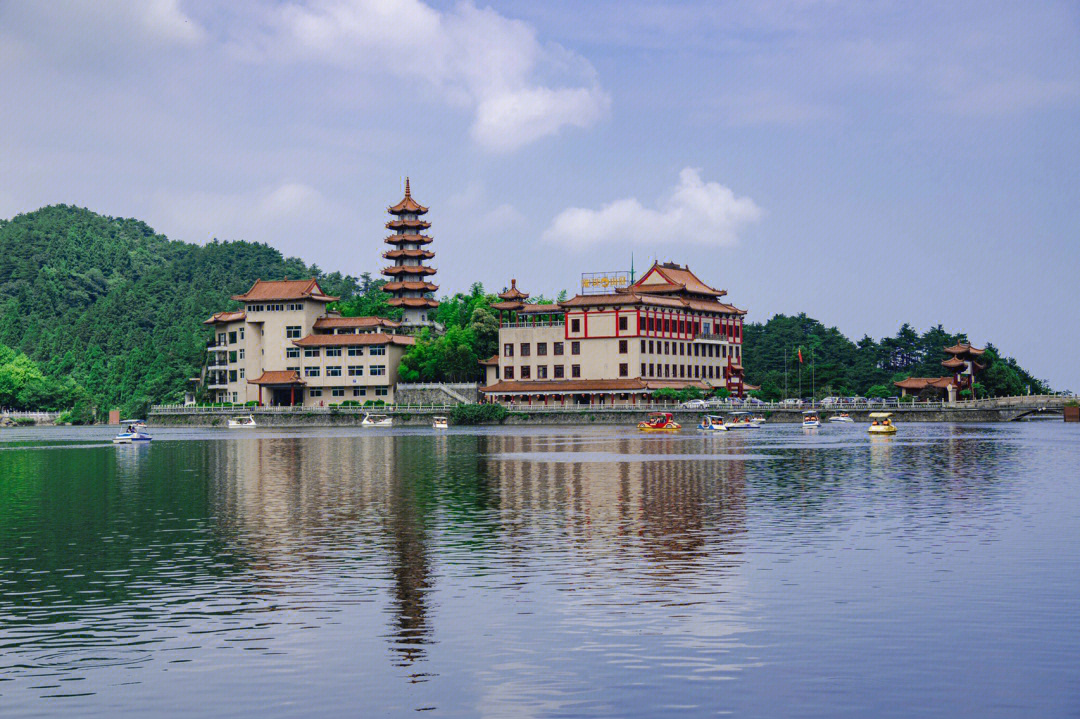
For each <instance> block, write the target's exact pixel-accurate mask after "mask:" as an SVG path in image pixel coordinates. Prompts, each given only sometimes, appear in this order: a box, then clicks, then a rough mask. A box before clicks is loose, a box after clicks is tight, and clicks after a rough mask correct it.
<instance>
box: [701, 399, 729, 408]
mask: <svg viewBox="0 0 1080 719" xmlns="http://www.w3.org/2000/svg"><path fill="white" fill-rule="evenodd" d="M705 404H706V406H707V407H708V408H709V409H721V408H723V407H727V406H729V405H730V404H731V402H730V401H729V400H726V399H720V398H719V397H713V398H712V399H710V400H709V401H708V402H706V403H705Z"/></svg>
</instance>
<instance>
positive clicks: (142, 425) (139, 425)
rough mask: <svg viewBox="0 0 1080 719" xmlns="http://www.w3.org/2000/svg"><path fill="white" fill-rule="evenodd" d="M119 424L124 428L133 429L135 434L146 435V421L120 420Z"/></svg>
mask: <svg viewBox="0 0 1080 719" xmlns="http://www.w3.org/2000/svg"><path fill="white" fill-rule="evenodd" d="M120 424H121V425H123V426H124V427H133V428H134V430H135V431H136V432H142V433H143V434H145V433H146V420H145V419H122V420H120Z"/></svg>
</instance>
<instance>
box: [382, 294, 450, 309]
mask: <svg viewBox="0 0 1080 719" xmlns="http://www.w3.org/2000/svg"><path fill="white" fill-rule="evenodd" d="M386 304H388V305H390V306H391V307H431V308H433V309H434V308H435V307H438V306H439V301H438V300H433V299H431V298H430V297H391V298H390V299H388V300H387V301H386Z"/></svg>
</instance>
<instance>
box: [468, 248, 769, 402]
mask: <svg viewBox="0 0 1080 719" xmlns="http://www.w3.org/2000/svg"><path fill="white" fill-rule="evenodd" d="M726 294H727V293H726V292H725V291H724V290H717V289H713V288H712V287H709V286H708V285H706V284H705V283H704V282H702V281H701V280H700V279H698V277H697V276H696V275H695V274H694V273H693V272H691V271H690V269H689V268H688V267H684V266H681V265H677V264H673V263H663V264H660V263H656V264H654V265H653V266H652V267H650V268H649V270H648V271H647V272H645V274H644V275H643V276H642V277H641V279H639V280H638V281H637V282H635V283H633V284H631V285H629V286H628V287H624V288H617V289H616V290H615V291H614V292H611V293H605V294H594V295H588V294H583V295H578V296H576V297H574V298H573V299H571V300H567V301H565V302H561V303H558V304H549V305H545V304H529V303H528V302H527V300H528V294H527V293H525V292H522V291H521V290H519V289H518V287H517V282H516V281H512V282H511V287H510V289H509V290H508V291H506V292H504V293H502V294H500V295H499V298H500V300H501V301H500V302H499V303H497V304H495V305H493V307H494V308H495V309H497V310H499V314H500V320H501V321H500V329H499V354H498V355H497V356H495V357H491V358H489V359H488V360H485V361H484V362H483V363H482V364H483V365H484V368H485V374H486V382H485V384H486V386H485V387H483V388H482V389H481V393H482V394H483V396H484V397H485V398H486V399H487V400H489V401H498V402H512V403H514V404H552V403H555V404H598V405H603V404H634V403H636V402H639V401H642V400H644V399H648V398H649V397H650V396H651V395H652V393H653V392H655V391H656V390H658V389H662V388H672V389H682V388H684V387H688V386H692V387H697V388H699V389H701V390H703V391H711V390H713V389H715V388H720V387H724V388H727V389H728V390H730V391H731V393H732V394H733V395H735V396H740V397H741V396H744V394H745V391H746V390H747V389H748V387H747V385H745V384H744V382H743V368H742V339H743V335H742V327H743V316H744V315H745V314H746V311H745V310H741V309H738V308H737V307H735V306H733V305H730V304H727V303H724V302H722V301H721V300H720V298H721V297H723V296H724V295H726Z"/></svg>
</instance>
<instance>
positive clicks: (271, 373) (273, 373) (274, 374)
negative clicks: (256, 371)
mask: <svg viewBox="0 0 1080 719" xmlns="http://www.w3.org/2000/svg"><path fill="white" fill-rule="evenodd" d="M248 384H304V380H302V379H300V373H299V372H297V371H296V370H280V371H279V370H265V371H263V373H262V374H261V375H259V376H258V377H256V378H255V379H249V380H248Z"/></svg>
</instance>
